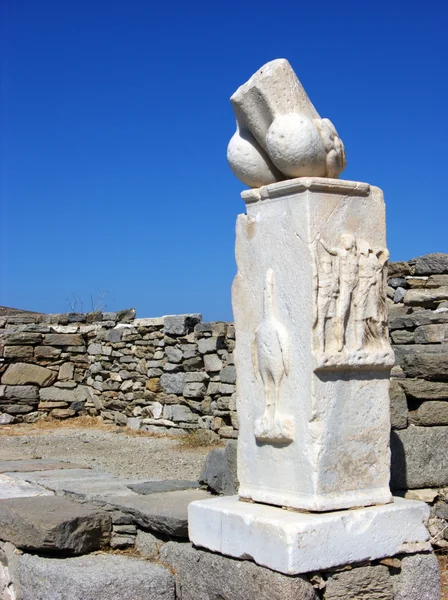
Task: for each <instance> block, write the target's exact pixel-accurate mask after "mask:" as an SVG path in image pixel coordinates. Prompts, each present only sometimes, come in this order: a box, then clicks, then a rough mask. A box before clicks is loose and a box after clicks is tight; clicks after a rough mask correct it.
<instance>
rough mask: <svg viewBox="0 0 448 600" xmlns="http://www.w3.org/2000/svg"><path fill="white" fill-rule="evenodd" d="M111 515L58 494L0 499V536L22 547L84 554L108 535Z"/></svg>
mask: <svg viewBox="0 0 448 600" xmlns="http://www.w3.org/2000/svg"><path fill="white" fill-rule="evenodd" d="M110 531H111V519H110V516H109V515H108V514H107V513H106V512H104V511H102V510H99V509H98V508H96V507H94V506H89V505H87V504H79V503H77V502H73V501H71V500H69V499H68V498H63V497H60V496H35V497H31V498H13V499H10V500H2V501H1V502H0V539H2V540H3V541H5V542H11V543H12V544H14V545H15V546H17V547H18V548H21V549H28V550H34V551H42V552H50V553H51V552H56V551H57V552H62V553H64V554H83V553H86V552H92V551H93V550H98V549H99V548H100V547H101V546H102V545H104V544H105V543H106V542H107V541H108V540H109V537H110Z"/></svg>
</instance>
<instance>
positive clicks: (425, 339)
mask: <svg viewBox="0 0 448 600" xmlns="http://www.w3.org/2000/svg"><path fill="white" fill-rule="evenodd" d="M446 289H447V290H448V286H447V287H446ZM443 342H448V323H441V324H439V325H422V326H421V327H417V329H416V330H415V343H416V344H441V343H443Z"/></svg>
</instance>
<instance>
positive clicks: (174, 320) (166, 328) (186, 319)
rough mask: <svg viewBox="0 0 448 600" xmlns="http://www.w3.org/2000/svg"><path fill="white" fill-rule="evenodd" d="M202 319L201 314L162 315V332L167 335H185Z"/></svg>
mask: <svg viewBox="0 0 448 600" xmlns="http://www.w3.org/2000/svg"><path fill="white" fill-rule="evenodd" d="M201 321H202V315H200V314H198V313H196V314H191V315H168V316H166V317H164V322H163V333H165V334H167V335H176V336H177V335H185V334H186V333H190V332H191V331H193V330H194V328H195V325H197V324H198V323H200V322H201Z"/></svg>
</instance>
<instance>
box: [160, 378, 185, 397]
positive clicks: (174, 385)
mask: <svg viewBox="0 0 448 600" xmlns="http://www.w3.org/2000/svg"><path fill="white" fill-rule="evenodd" d="M160 385H161V386H162V390H163V391H164V392H165V394H177V395H179V396H180V395H182V392H183V390H184V387H185V373H164V374H163V375H162V377H161V378H160Z"/></svg>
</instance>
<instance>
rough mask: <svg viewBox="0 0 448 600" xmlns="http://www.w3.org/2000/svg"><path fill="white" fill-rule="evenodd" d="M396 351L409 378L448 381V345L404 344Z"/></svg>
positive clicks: (397, 359) (399, 363)
mask: <svg viewBox="0 0 448 600" xmlns="http://www.w3.org/2000/svg"><path fill="white" fill-rule="evenodd" d="M394 350H395V357H396V362H397V364H398V365H400V366H401V368H402V369H403V371H404V372H405V373H406V376H407V377H423V378H425V379H448V344H413V345H409V346H408V345H405V344H404V345H402V346H395V348H394Z"/></svg>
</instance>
